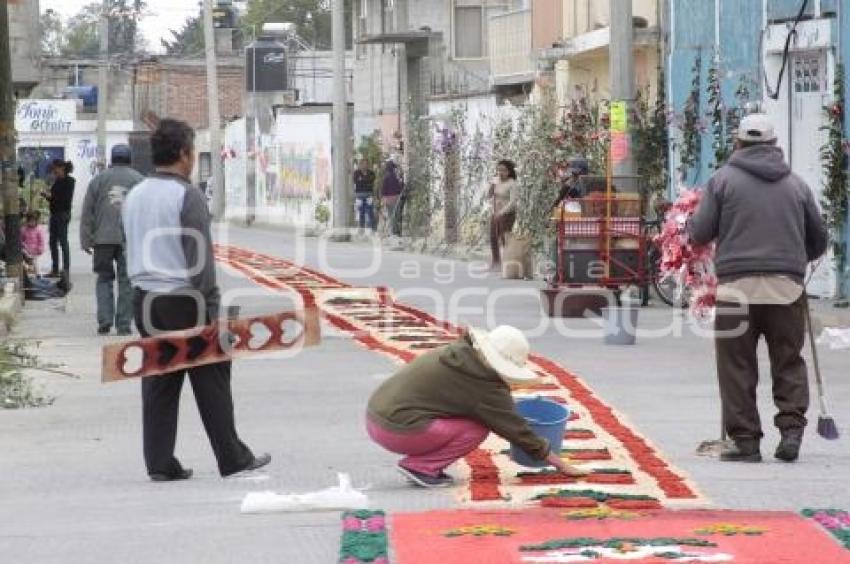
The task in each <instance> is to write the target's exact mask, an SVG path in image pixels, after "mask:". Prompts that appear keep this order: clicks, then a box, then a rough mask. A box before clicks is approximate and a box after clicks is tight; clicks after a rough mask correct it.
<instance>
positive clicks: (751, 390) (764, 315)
mask: <svg viewBox="0 0 850 564" xmlns="http://www.w3.org/2000/svg"><path fill="white" fill-rule="evenodd" d="M804 299H805V298H800V299H799V300H797V301H796V302H794V303H793V304H790V305H751V306H749V308H748V310H747V311H746V312H744V311H740V310H738V312H737V313H736V312H734V310H733V309H731V308H736V307H738V306H735V305H733V304H724V303H722V302H721V303H718V304H717V305H718V309H717V318H716V320H715V329H717V331H718V332H723V331H726V332H730V333H731V332H733V331H735V330H736V329H738V328H741V330H740V331H738V332H737V333H739V334H738V335H737V336H726V337H723V336H722V335H718V336H717V339H716V341H715V344H716V352H717V375H718V378H719V381H720V398H721V402H722V404H723V423H724V425H725V427H726V432H727V433H728V434H729V436H730V437H732V438H733V439H761V437H762V428H761V420H760V419H759V412H758V407H757V405H756V388H757V387H758V381H759V368H758V358H757V356H756V348H757V347H758V342H759V339H760V338H761V337H764V339H765V341H766V342H767V350H768V354H769V356H770V375H771V378H772V380H773V402H774V403H775V404H776V409H777V414H776V417H774V425H776V427H778V428H779V429H780V430H781V431H785V430H788V429H795V428H797V429H799V428H803V427H805V426H806V422H807V421H806V411H807V410H808V408H809V380H808V376H807V372H806V362H805V361H804V360H803V356H802V354H801V352H802V349H803V345H804V344H805V329H806V325H805V309H804V308H805V302H804V301H803V300H804ZM724 308H730V309H727V310H726V311H724Z"/></svg>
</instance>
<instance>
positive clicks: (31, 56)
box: [7, 0, 41, 98]
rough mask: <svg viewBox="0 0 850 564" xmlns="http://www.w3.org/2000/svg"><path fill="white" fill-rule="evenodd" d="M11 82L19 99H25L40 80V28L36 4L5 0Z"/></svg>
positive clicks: (34, 1)
mask: <svg viewBox="0 0 850 564" xmlns="http://www.w3.org/2000/svg"><path fill="white" fill-rule="evenodd" d="M7 4H8V10H9V43H10V47H11V51H12V52H11V55H12V81H13V82H14V83H15V94H16V97H18V98H24V97H27V96H28V95H29V93H30V91H31V90H32V88H33V87H35V85H36V84H38V81H39V79H40V78H41V76H40V74H39V66H40V60H41V24H40V21H39V17H40V12H39V2H38V0H8V2H7Z"/></svg>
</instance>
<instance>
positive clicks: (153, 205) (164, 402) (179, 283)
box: [123, 119, 271, 482]
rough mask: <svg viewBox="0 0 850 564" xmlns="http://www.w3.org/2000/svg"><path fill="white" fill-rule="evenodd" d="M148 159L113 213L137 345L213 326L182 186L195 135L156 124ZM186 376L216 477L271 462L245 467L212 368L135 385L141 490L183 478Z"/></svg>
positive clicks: (203, 219)
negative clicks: (148, 483) (123, 245)
mask: <svg viewBox="0 0 850 564" xmlns="http://www.w3.org/2000/svg"><path fill="white" fill-rule="evenodd" d="M151 151H152V157H153V164H154V167H155V168H156V171H155V173H154V174H152V175H151V176H150V177H149V178H147V179H145V180H143V181H142V182H140V183H139V184H138V185H136V187H135V188H133V190H132V191H130V193H129V195H128V196H127V199H126V200H125V202H124V209H123V221H124V232H125V235H126V240H127V264H128V271H129V275H130V282H131V283H132V285H133V287H134V296H133V309H134V314H135V319H136V327H137V329H138V331H139V333H140V334H141V335H142V336H143V337H148V336H151V335H157V334H160V333H162V332H169V331H181V330H191V329H198V328H199V327H201V326H204V325H207V324H209V323H211V322H213V321H215V320H217V319H218V318H219V309H220V307H219V304H220V301H221V296H220V292H219V288H218V284H217V281H216V270H215V257H214V255H213V246H212V236H211V233H210V222H211V218H210V213H209V209H208V208H207V203H206V199H205V198H204V194H203V193H202V192H201V190H200V189H198V188H197V187H195V186H192V184H191V183H190V181H189V178H190V177H191V175H192V170H193V169H194V166H195V132H194V131H193V130H192V128H191V127H189V125H187V124H186V123H184V122H182V121H177V120H173V119H163V120H162V121H160V123H159V125H158V126H157V128H156V130H155V131H154V132H153V134H152V135H151ZM186 372H188V374H189V380H190V381H191V383H192V391H193V392H194V395H195V401H196V403H197V405H198V411H199V412H200V414H201V421H202V422H203V424H204V429H205V430H206V433H207V436H208V437H209V441H210V445H211V446H212V450H213V453H214V455H215V457H216V460H217V462H218V471H219V473H220V474H221V476H223V477H224V476H231V475H234V474H237V473H240V472H244V471H251V470H256V469H258V468H261V467H263V466H265V465H266V464H268V463H269V462H270V461H271V456H269V455H268V454H264V455H262V456H260V457H255V456H254V454H253V453H252V452H251V449H249V448H248V447H247V446H246V445H245V444H244V443H243V442H242V441H241V440H240V439H239V436H238V435H237V433H236V424H235V421H234V409H233V397H232V392H231V384H230V376H231V363H230V362H229V361H228V362H219V363H216V364H210V365H205V366H198V367H194V368H190V369H188V370H181V371H176V372H171V373H168V374H164V375H162V376H154V377H150V378H144V379H143V380H142V411H143V419H142V421H143V434H144V439H143V443H144V456H145V464H146V467H147V472H148V475H149V476H150V478H151V480H153V481H156V482H166V481H171V480H185V479H188V478H191V476H192V470H191V469H188V468H184V467H183V466H182V464H181V463H180V461H179V460H178V459H177V458H176V457H175V456H174V446H175V442H176V438H177V416H178V410H179V405H180V391H181V389H182V387H183V380H184V377H185V375H186Z"/></svg>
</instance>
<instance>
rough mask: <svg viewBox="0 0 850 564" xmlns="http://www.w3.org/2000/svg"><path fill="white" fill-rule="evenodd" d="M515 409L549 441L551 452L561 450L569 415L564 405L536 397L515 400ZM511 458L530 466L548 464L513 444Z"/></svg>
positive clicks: (535, 466)
mask: <svg viewBox="0 0 850 564" xmlns="http://www.w3.org/2000/svg"><path fill="white" fill-rule="evenodd" d="M516 410H517V413H519V414H520V415H521V416H523V417H525V420H526V421H528V424H529V425H530V426H531V430H532V431H534V432H535V433H536V434H538V435H540V436H541V437H543V438H544V439H546V440H547V441H549V446H550V447H551V449H552V452H561V445H563V442H564V432H565V431H566V429H567V419H569V417H570V410H569V409H567V408H566V406H563V405H561V404H560V403H557V402H554V401H552V400H547V399H543V398H540V397H537V398H529V399H521V400H517V402H516ZM511 459H513V461H514V462H516V463H517V464H521V465H523V466H528V467H530V468H543V467H544V466H549V463H548V462H546V461H545V460H535V459H533V458H531V457H530V456H528V455H527V454H526V453H525V451H523V450H522V449H521V448H519V447H517V446H515V445H511Z"/></svg>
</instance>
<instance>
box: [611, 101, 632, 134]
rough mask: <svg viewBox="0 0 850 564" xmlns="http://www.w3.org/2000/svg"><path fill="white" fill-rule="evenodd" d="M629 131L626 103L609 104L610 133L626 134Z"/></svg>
mask: <svg viewBox="0 0 850 564" xmlns="http://www.w3.org/2000/svg"><path fill="white" fill-rule="evenodd" d="M628 130H629V118H628V113H627V111H626V103H625V102H622V101H617V102H611V133H626V132H627V131H628Z"/></svg>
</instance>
